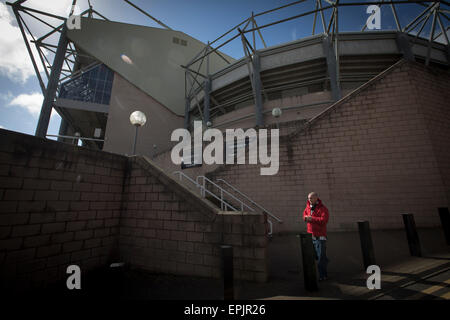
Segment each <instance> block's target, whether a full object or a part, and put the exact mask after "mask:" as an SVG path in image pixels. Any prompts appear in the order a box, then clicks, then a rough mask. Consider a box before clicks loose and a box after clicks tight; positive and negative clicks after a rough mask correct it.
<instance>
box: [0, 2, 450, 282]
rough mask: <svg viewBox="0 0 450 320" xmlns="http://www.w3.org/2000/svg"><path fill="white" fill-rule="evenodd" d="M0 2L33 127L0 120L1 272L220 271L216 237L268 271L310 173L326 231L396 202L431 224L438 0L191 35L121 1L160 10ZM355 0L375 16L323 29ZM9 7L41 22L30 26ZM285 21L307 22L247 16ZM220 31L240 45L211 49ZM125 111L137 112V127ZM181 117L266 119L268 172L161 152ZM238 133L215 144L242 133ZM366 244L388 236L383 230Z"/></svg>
mask: <svg viewBox="0 0 450 320" xmlns="http://www.w3.org/2000/svg"><path fill="white" fill-rule="evenodd" d="M125 2H127V3H129V4H131V5H132V6H134V7H136V6H135V5H134V4H132V3H131V2H130V1H128V0H126V1H125ZM75 3H76V1H74V4H75ZM8 5H10V6H11V8H12V9H13V12H14V13H15V15H16V18H17V23H18V26H19V28H20V29H21V31H22V35H23V37H24V40H25V44H26V46H27V49H28V51H29V53H30V58H31V61H32V63H33V66H34V68H35V70H36V76H37V78H38V80H39V84H40V86H41V88H42V92H43V95H44V101H43V105H42V110H41V114H40V117H39V122H38V126H37V129H36V137H31V136H26V135H21V134H18V133H13V132H9V131H7V130H0V139H1V143H0V161H1V163H0V164H1V166H0V177H1V179H2V187H1V188H0V200H2V201H1V203H0V204H1V207H0V209H1V210H0V211H1V215H0V223H1V226H2V227H1V232H2V233H1V234H0V235H1V236H2V237H3V238H2V239H4V240H2V242H1V245H2V247H0V261H1V262H2V268H1V269H0V271H1V280H2V281H4V282H2V283H1V284H0V286H1V287H2V288H11V287H14V288H19V287H20V285H21V284H23V285H24V287H26V286H29V285H31V286H34V285H36V286H39V285H41V284H42V283H50V282H52V281H54V280H55V279H65V277H66V276H67V274H66V268H67V265H68V264H77V265H80V266H81V267H82V268H84V269H83V270H85V269H87V270H90V269H93V268H96V267H102V266H105V265H106V263H110V262H117V261H123V262H125V263H126V264H129V265H131V266H132V267H137V268H142V269H145V270H150V271H152V272H162V273H172V274H178V275H190V276H192V275H195V276H204V277H213V278H219V277H220V276H221V270H222V269H221V268H222V265H221V263H222V260H221V257H222V256H221V250H222V247H221V246H222V245H224V244H225V245H231V246H233V250H234V260H233V261H234V262H233V263H234V264H233V268H234V269H233V270H234V272H235V273H234V275H235V278H236V279H243V280H252V281H267V280H268V279H269V275H270V268H269V263H270V261H272V262H273V263H274V264H275V265H278V266H280V265H283V266H285V265H286V263H285V262H286V260H285V259H286V257H294V258H292V259H291V260H292V261H294V260H293V259H295V257H297V255H298V254H299V252H298V250H297V246H298V239H294V240H295V241H296V242H295V250H294V249H293V248H294V246H293V245H292V243H293V242H292V243H290V244H287V245H286V244H285V243H282V244H280V243H279V242H277V241H278V240H279V239H282V238H283V237H284V236H286V237H285V238H286V239H287V238H288V237H289V236H292V237H291V238H289V239H293V238H294V237H293V236H294V235H296V234H298V233H299V232H301V231H304V230H305V229H306V226H305V223H304V222H303V221H302V212H303V209H304V208H305V203H306V197H307V194H308V193H309V192H311V191H316V192H317V193H318V194H319V197H320V198H321V200H322V201H323V202H324V204H325V205H326V206H327V207H328V209H329V212H330V220H329V222H328V230H329V232H337V233H339V232H342V233H343V234H349V235H350V236H349V237H351V236H352V235H353V236H354V234H355V232H354V231H356V230H357V228H358V222H359V221H368V222H369V223H370V227H371V228H372V229H373V230H388V229H389V230H394V229H400V228H402V227H403V224H404V220H403V219H404V218H405V216H404V215H402V214H405V213H410V214H414V219H415V223H416V225H417V227H418V228H436V227H438V226H440V224H441V221H440V219H439V215H438V208H444V209H445V208H448V207H449V206H450V145H449V141H450V125H449V123H450V72H449V66H450V46H449V32H448V28H449V21H450V18H449V16H448V12H449V4H448V3H447V2H445V1H420V2H417V3H415V2H413V1H409V2H406V1H390V2H383V1H374V2H367V3H360V2H352V1H348V2H347V1H328V0H324V1H321V0H316V1H308V2H305V1H296V2H293V3H289V4H286V5H284V6H282V7H279V8H275V9H272V10H268V11H266V12H261V13H256V14H255V13H252V15H251V16H250V17H249V18H248V19H245V20H244V21H242V22H241V23H240V24H239V25H237V26H235V27H232V28H231V29H230V30H228V31H227V32H226V33H224V34H223V35H221V36H219V37H218V38H217V39H216V40H213V41H210V42H207V43H204V42H201V41H199V40H197V39H195V38H193V37H191V36H189V35H187V34H186V33H184V32H182V31H175V30H172V29H170V28H169V27H168V26H167V25H165V24H164V23H162V22H161V21H159V20H157V19H155V18H154V17H152V16H151V15H150V14H148V13H147V12H145V11H143V10H142V9H140V8H138V7H136V8H137V9H138V10H139V11H140V12H141V13H143V14H145V15H146V16H148V17H149V18H151V19H153V20H154V21H156V22H157V23H158V24H159V25H160V26H161V28H155V27H147V26H139V25H134V24H130V23H123V22H116V21H110V20H108V19H107V18H106V17H105V16H103V15H102V14H101V13H99V12H97V11H96V10H95V9H93V7H90V8H89V9H87V10H86V11H84V12H81V13H80V15H77V16H76V15H74V14H73V12H71V15H70V16H69V18H65V17H60V16H56V15H53V14H50V13H46V12H42V11H39V10H36V9H33V8H30V7H27V3H26V0H18V1H16V2H14V3H8ZM298 5H302V6H303V9H302V10H303V11H300V10H298V11H295V13H294V14H292V12H294V11H289V12H290V13H289V14H287V16H286V18H282V19H281V20H280V19H278V20H259V19H261V17H263V16H264V17H266V16H267V15H269V14H270V13H272V12H276V11H278V10H286V9H289V8H291V9H294V8H296V6H298ZM369 5H371V6H376V7H375V8H374V9H373V11H372V13H371V18H373V19H377V14H378V13H377V11H379V10H382V11H383V12H385V13H389V15H390V17H391V20H392V23H393V26H394V27H393V28H392V30H386V29H382V30H377V29H375V30H373V29H371V30H368V27H369V26H370V27H371V28H372V27H373V25H372V23H371V22H370V21H371V19H368V20H367V23H366V24H365V25H364V26H363V27H362V29H361V30H358V31H357V30H345V31H342V30H341V29H340V27H341V23H339V21H342V18H343V12H345V10H347V9H352V8H359V9H358V10H360V12H366V9H367V6H369ZM307 6H309V7H308V8H309V9H308V8H306V7H307ZM377 8H378V9H377ZM413 9H414V10H415V11H414V10H413ZM411 10H412V11H411ZM406 13H407V14H406ZM24 16H28V18H30V17H31V18H33V19H36V20H38V21H39V22H41V23H44V24H46V25H47V26H49V27H51V30H50V31H49V32H48V33H47V34H43V35H39V36H37V35H35V34H33V33H32V30H30V28H29V26H28V24H27V22H26V20H25V19H24V18H23V17H24ZM367 16H368V17H369V15H367ZM45 17H47V18H51V19H53V20H56V21H58V24H57V25H55V26H52V25H51V24H50V23H49V22H47V20H45ZM307 17H309V18H310V20H313V24H312V25H310V24H308V23H305V22H304V20H302V19H306V18H307ZM261 21H264V23H261ZM288 21H299V23H303V24H301V25H302V26H305V27H307V28H310V30H311V35H310V36H308V37H305V38H301V39H297V40H295V41H291V42H287V43H281V44H277V45H272V46H271V45H270V43H269V44H268V43H266V41H265V39H264V37H263V35H264V30H266V28H270V27H272V26H276V25H279V24H282V23H285V22H288ZM308 30H309V29H308ZM231 41H237V42H240V44H241V45H242V49H243V52H244V53H245V54H244V57H242V58H240V59H234V58H232V57H230V56H229V55H227V54H225V53H224V52H225V50H224V46H226V45H227V44H228V43H230V42H231ZM33 46H34V47H35V49H36V50H34V48H33ZM32 48H33V50H32ZM33 52H34V53H35V54H33ZM45 52H47V53H48V52H51V54H50V55H46V54H44V53H45ZM50 56H51V57H52V58H53V60H52V59H50V58H49V57H50ZM49 60H52V62H50V61H49ZM40 63H42V65H43V68H41V69H43V70H44V72H43V75H44V76H45V77H46V78H47V81H45V79H44V78H43V77H42V73H41V72H40V71H39V70H40V68H39V64H40ZM52 109H54V110H56V112H58V114H59V115H60V116H61V118H62V121H61V127H60V130H59V134H58V135H56V137H57V138H58V142H56V141H50V139H49V138H54V135H49V134H48V133H47V128H48V124H49V120H50V115H51V111H52ZM134 111H141V112H143V113H144V114H145V115H146V118H147V123H145V125H143V126H141V127H140V128H139V129H138V127H134V126H133V125H132V124H131V123H130V115H131V114H132V113H133V112H134ZM196 120H198V121H201V122H202V124H203V127H204V128H205V129H206V128H215V129H219V130H220V131H221V132H222V133H224V132H225V130H226V129H234V128H242V129H255V131H256V132H257V131H258V130H261V129H276V128H279V130H280V131H279V132H280V137H279V167H278V172H277V174H274V175H261V174H260V172H261V171H260V169H261V168H263V167H266V165H264V164H250V163H248V161H247V162H244V163H243V164H213V165H206V164H204V163H203V164H197V165H189V164H188V163H183V164H182V165H179V164H174V163H173V162H172V159H171V151H172V148H173V146H174V145H175V143H176V142H174V141H171V134H172V132H173V130H175V129H178V128H186V129H188V130H190V131H191V132H192V131H193V129H194V121H196ZM136 139H137V140H136ZM249 139H250V138H249ZM249 139H248V140H247V139H245V140H243V141H242V142H239V141H238V142H235V141H233V144H232V145H231V148H225V149H226V150H225V151H227V152H232V153H233V155H234V154H235V153H236V151H237V150H238V148H244V149H245V150H248V145H249V143H250V140H249ZM136 141H137V142H136ZM272 143H276V141H269V144H270V146H271V144H272ZM80 144H81V147H80V146H79V145H80ZM229 149H232V150H229ZM269 150H270V149H269ZM191 151H192V150H191ZM246 157H247V155H246ZM440 210H441V209H440ZM441 211H442V210H441ZM446 212H447V214H448V210H447V211H446ZM431 230H434V229H431ZM344 231H345V232H344ZM352 232H353V233H352ZM432 232H434V231H432ZM436 234H437V233H433V236H431V237H430V238H432V239H434V240H436V239H437V240H436V241H440V240H439V239H441V238H439V237H438V236H435V235H436ZM277 236H278V238H277ZM342 237H343V238H344V239H346V238H345V237H346V235H343V236H342ZM342 237H341V239H342ZM389 237H390V236H389V235H388V236H384V235H381V236H380V237H379V239H381V238H382V239H384V240H383V241H385V242H384V243H392V242H391V240H392V239H391V238H389ZM430 238H429V239H430ZM269 239H272V242H271V241H269ZM348 239H353V240H351V241H350V242H351V243H350V244H351V245H353V247H352V246H351V245H350V246H349V242H347V243H344V242H342V243H337V242H334V245H336V246H339V250H343V251H342V252H346V253H345V254H342V255H341V254H340V252H341V251H339V250H337V251H336V250H335V252H338V251H339V254H340V256H342V257H343V259H344V258H345V257H347V256H348V257H349V258H348V260H347V261H346V263H347V262H349V261H350V260H351V261H350V262H349V264H351V263H353V266H355V265H358V267H357V268H359V267H360V266H359V262H357V263H355V261H357V259H356V260H355V259H354V257H355V256H357V255H359V254H360V248H356V249H357V250H356V251H355V250H353V249H354V247H355V246H354V243H355V242H358V238H357V237H356V238H355V237H354V238H348ZM355 239H356V240H355ZM397 240H398V239H397ZM397 240H395V241H396V243H397V242H398V241H397ZM289 241H291V240H289ZM330 243H333V242H330ZM430 243H431V242H430ZM342 248H344V249H342ZM348 248H350V249H348ZM347 249H348V250H349V251H348V252H350V251H351V253H349V254H348V255H347V253H348V252H347V251H346V250H347ZM289 250H290V251H289ZM352 250H353V251H352ZM382 250H386V251H389V252H390V253H391V254H392V255H396V254H397V253H398V251H396V250H397V245H394V246H389V245H387V246H385V248H382ZM274 257H275V258H274ZM277 259H278V260H277ZM274 261H275V262H274ZM292 261H291V262H292ZM3 262H4V263H3ZM297 262H298V261H297ZM292 263H296V262H295V261H294V262H292ZM336 265H337V264H336ZM30 283H31V284H30ZM18 290H19V289H18Z"/></svg>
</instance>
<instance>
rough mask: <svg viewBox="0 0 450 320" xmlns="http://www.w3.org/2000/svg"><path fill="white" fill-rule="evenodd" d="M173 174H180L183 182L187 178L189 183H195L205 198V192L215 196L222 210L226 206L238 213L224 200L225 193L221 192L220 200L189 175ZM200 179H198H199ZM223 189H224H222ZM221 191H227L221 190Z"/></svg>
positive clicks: (175, 172) (177, 172) (178, 172)
mask: <svg viewBox="0 0 450 320" xmlns="http://www.w3.org/2000/svg"><path fill="white" fill-rule="evenodd" d="M173 174H178V175H179V177H180V181H182V178H183V177H184V178H186V179H187V180H188V181H189V182H191V183H193V184H194V185H195V186H196V187H197V188H200V195H201V196H202V197H203V198H204V197H205V191H206V192H207V193H208V194H209V195H211V196H213V197H214V198H215V199H217V200H219V201H220V209H221V210H224V205H225V208H226V207H229V208H230V209H232V210H233V211H238V210H237V209H236V208H235V207H233V206H232V205H230V204H229V203H227V202H226V201H224V200H223V193H222V192H221V198H219V197H218V196H217V195H215V194H214V193H213V192H211V191H209V190H207V189H205V188H204V187H202V186H201V185H200V184H199V183H198V182H196V181H194V179H192V178H191V177H189V176H188V175H186V174H184V173H183V172H181V171H174V172H173ZM197 178H198V177H197ZM221 189H222V188H221ZM221 191H226V190H223V189H222V190H221Z"/></svg>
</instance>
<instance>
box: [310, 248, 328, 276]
mask: <svg viewBox="0 0 450 320" xmlns="http://www.w3.org/2000/svg"><path fill="white" fill-rule="evenodd" d="M313 245H314V249H315V252H316V260H317V266H318V269H319V278H325V277H328V273H327V265H328V258H327V241H326V240H313Z"/></svg>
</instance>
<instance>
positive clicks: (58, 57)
mask: <svg viewBox="0 0 450 320" xmlns="http://www.w3.org/2000/svg"><path fill="white" fill-rule="evenodd" d="M66 32H67V29H66V25H64V26H63V28H62V30H61V36H60V37H59V42H58V47H57V49H56V53H55V59H54V60H53V66H52V71H51V73H50V78H49V80H48V84H47V90H46V91H45V95H44V101H43V102H42V108H41V114H40V116H39V122H38V125H37V128H36V134H35V135H36V136H37V137H42V138H45V136H46V135H47V129H48V124H49V122H50V115H51V113H52V108H53V100H55V97H56V90H57V88H58V81H59V76H60V75H61V69H62V66H63V63H64V59H65V55H66V49H67V45H68V43H69V41H68V39H67V35H66Z"/></svg>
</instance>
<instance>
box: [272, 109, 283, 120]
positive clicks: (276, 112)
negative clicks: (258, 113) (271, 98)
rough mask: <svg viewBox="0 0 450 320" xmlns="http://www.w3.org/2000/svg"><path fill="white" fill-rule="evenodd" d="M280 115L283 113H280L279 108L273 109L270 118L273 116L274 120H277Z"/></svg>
mask: <svg viewBox="0 0 450 320" xmlns="http://www.w3.org/2000/svg"><path fill="white" fill-rule="evenodd" d="M282 113H283V112H282V111H281V109H280V108H273V109H272V116H274V117H275V118H279V117H280V116H281V114H282Z"/></svg>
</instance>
